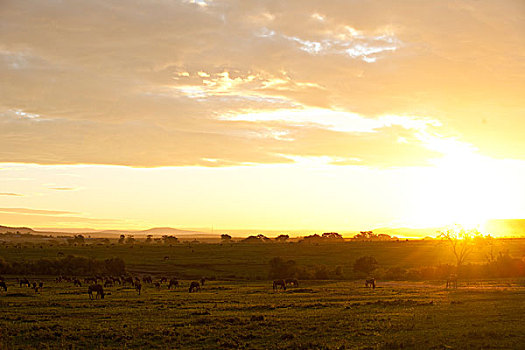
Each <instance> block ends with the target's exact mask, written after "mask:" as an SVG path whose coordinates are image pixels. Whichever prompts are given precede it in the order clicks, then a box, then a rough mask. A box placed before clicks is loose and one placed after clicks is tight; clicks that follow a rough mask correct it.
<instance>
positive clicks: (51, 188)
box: [49, 187, 78, 191]
mask: <svg viewBox="0 0 525 350" xmlns="http://www.w3.org/2000/svg"><path fill="white" fill-rule="evenodd" d="M49 189H50V190H55V191H76V190H77V189H78V188H75V187H49Z"/></svg>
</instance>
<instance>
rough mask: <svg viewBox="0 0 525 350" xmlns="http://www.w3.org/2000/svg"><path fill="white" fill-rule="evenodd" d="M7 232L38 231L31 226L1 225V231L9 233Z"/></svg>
mask: <svg viewBox="0 0 525 350" xmlns="http://www.w3.org/2000/svg"><path fill="white" fill-rule="evenodd" d="M7 232H12V233H16V232H20V233H36V232H37V231H35V230H33V229H32V228H29V227H8V226H2V225H0V233H7Z"/></svg>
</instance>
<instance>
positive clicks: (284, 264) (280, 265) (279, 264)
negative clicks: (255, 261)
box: [269, 257, 296, 279]
mask: <svg viewBox="0 0 525 350" xmlns="http://www.w3.org/2000/svg"><path fill="white" fill-rule="evenodd" d="M269 264H270V273H269V277H270V278H272V279H273V278H290V277H294V274H295V272H296V263H295V261H293V260H287V261H285V260H284V259H282V258H280V257H275V258H273V259H271V260H270V262H269Z"/></svg>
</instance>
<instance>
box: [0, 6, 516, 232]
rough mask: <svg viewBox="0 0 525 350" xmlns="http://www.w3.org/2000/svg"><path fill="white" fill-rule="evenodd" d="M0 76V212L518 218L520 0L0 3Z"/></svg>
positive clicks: (185, 222) (101, 221)
mask: <svg viewBox="0 0 525 350" xmlns="http://www.w3.org/2000/svg"><path fill="white" fill-rule="evenodd" d="M0 76H1V77H2V78H1V79H0V224H1V225H6V226H30V227H57V228H64V227H76V228H78V227H82V228H84V227H85V228H88V227H89V228H94V229H111V228H121V229H146V228H149V227H159V226H170V227H177V228H188V227H215V228H220V229H228V228H230V229H266V230H270V229H272V230H301V229H309V230H321V231H323V232H324V231H349V230H365V229H366V230H369V229H373V228H375V227H429V226H436V225H448V224H453V223H458V224H464V225H477V224H479V223H481V222H483V221H484V220H487V219H492V218H499V219H506V218H525V181H523V179H524V178H525V137H523V135H524V134H525V102H524V101H525V2H523V1H521V0H515V1H508V0H497V1H496V0H493V1H485V0H476V1H448V0H439V1H438V0H436V1H430V0H429V1H419V0H417V1H416V0H399V1H395V2H385V1H380V0H377V1H374V0H366V1H365V0H360V1H326V0H324V1H310V0H300V1H262V0H261V1H240V0H239V1H221V0H213V1H212V0H152V1H129V0H126V1H124V0H114V1H110V0H104V1H98V0H90V1H77V0H68V1H60V0H54V1H43V0H34V1H10V0H5V1H2V2H1V4H0ZM495 234H496V235H497V233H495Z"/></svg>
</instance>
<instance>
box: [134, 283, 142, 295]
mask: <svg viewBox="0 0 525 350" xmlns="http://www.w3.org/2000/svg"><path fill="white" fill-rule="evenodd" d="M135 289H136V290H137V292H138V293H139V295H140V291H141V290H142V284H141V283H140V282H135Z"/></svg>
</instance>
